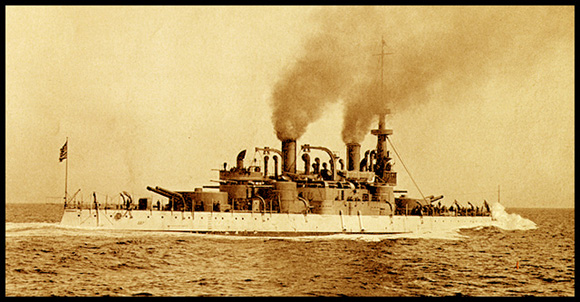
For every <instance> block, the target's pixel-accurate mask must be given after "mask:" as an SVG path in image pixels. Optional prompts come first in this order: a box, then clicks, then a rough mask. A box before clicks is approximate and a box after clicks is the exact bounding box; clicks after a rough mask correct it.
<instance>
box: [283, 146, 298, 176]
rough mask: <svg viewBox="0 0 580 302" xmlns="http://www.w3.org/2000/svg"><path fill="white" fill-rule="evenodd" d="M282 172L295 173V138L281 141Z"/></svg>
mask: <svg viewBox="0 0 580 302" xmlns="http://www.w3.org/2000/svg"><path fill="white" fill-rule="evenodd" d="M282 167H283V169H282V174H285V173H296V140H294V139H287V140H284V141H282Z"/></svg>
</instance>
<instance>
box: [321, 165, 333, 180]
mask: <svg viewBox="0 0 580 302" xmlns="http://www.w3.org/2000/svg"><path fill="white" fill-rule="evenodd" d="M326 166H327V164H326V163H322V170H320V176H322V179H324V180H330V179H331V178H332V175H330V170H328V169H327V168H326Z"/></svg>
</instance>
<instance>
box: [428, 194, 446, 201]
mask: <svg viewBox="0 0 580 302" xmlns="http://www.w3.org/2000/svg"><path fill="white" fill-rule="evenodd" d="M442 198H443V195H439V196H436V197H432V198H431V200H429V201H430V202H431V203H434V202H436V201H437V200H440V199H442Z"/></svg>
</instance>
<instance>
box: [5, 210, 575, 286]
mask: <svg viewBox="0 0 580 302" xmlns="http://www.w3.org/2000/svg"><path fill="white" fill-rule="evenodd" d="M62 212H63V207H62V205H55V204H7V205H6V211H5V213H6V231H5V236H6V238H5V249H6V251H5V252H6V265H5V275H6V281H5V282H6V283H5V285H6V289H5V294H6V296H574V295H575V290H574V288H575V251H574V248H575V244H574V238H575V237H574V231H575V229H574V228H575V227H574V226H575V224H574V209H519V208H518V209H515V208H514V209H504V208H503V207H502V206H501V205H496V206H495V208H494V215H496V218H497V219H498V222H499V223H498V226H496V227H483V228H475V229H463V230H456V231H451V232H441V233H424V234H404V235H330V236H308V237H263V236H262V237H242V236H233V235H207V234H206V235H203V234H191V233H178V232H176V233H164V232H136V231H105V230H95V229H75V228H67V227H61V226H59V224H58V222H59V221H60V218H61V215H62Z"/></svg>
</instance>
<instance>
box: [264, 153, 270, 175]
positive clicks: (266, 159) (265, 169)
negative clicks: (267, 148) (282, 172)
mask: <svg viewBox="0 0 580 302" xmlns="http://www.w3.org/2000/svg"><path fill="white" fill-rule="evenodd" d="M268 159H270V158H269V157H268V155H266V156H264V177H268Z"/></svg>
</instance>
